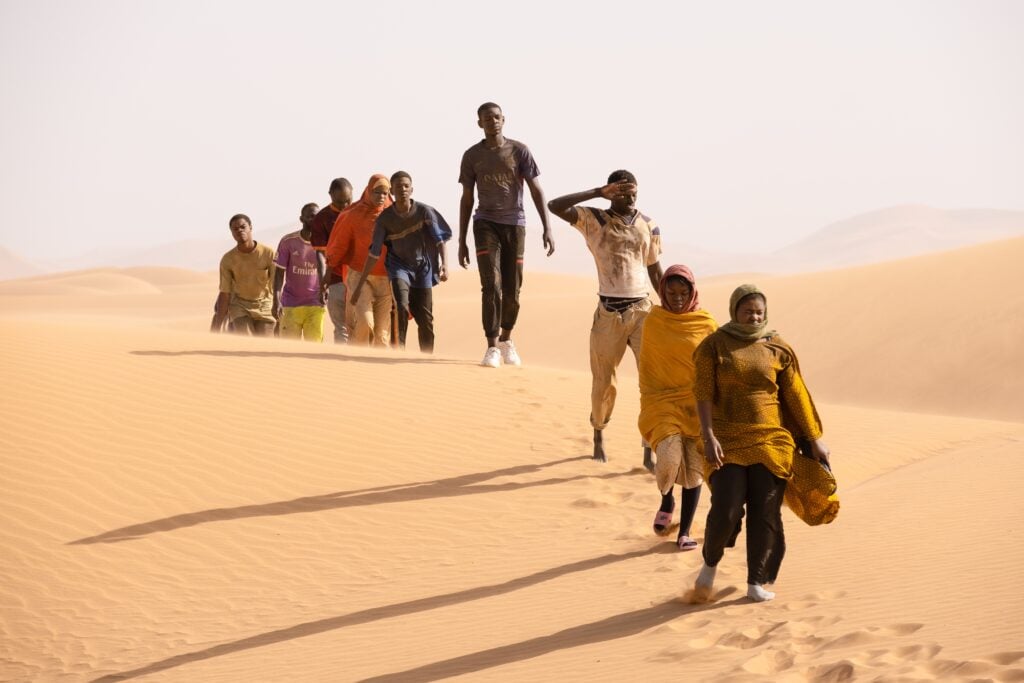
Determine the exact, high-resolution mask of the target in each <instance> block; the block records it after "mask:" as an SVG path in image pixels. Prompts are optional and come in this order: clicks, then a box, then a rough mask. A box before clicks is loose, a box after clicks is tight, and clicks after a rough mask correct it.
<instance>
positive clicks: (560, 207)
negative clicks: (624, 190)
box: [548, 187, 601, 225]
mask: <svg viewBox="0 0 1024 683" xmlns="http://www.w3.org/2000/svg"><path fill="white" fill-rule="evenodd" d="M600 196H601V188H599V187H595V188H594V189H593V190H583V192H573V193H572V194H566V195H562V196H561V197H555V198H554V199H552V200H551V201H550V202H548V209H550V210H551V213H553V214H555V215H556V216H558V217H559V218H561V219H562V220H563V221H565V222H566V223H569V224H571V225H574V224H575V223H576V219H577V218H579V213H578V212H577V210H576V205H577V204H579V203H580V202H586V201H590V200H591V199H597V198H598V197H600Z"/></svg>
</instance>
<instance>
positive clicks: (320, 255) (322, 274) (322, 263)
mask: <svg viewBox="0 0 1024 683" xmlns="http://www.w3.org/2000/svg"><path fill="white" fill-rule="evenodd" d="M316 277H317V283H318V285H319V287H320V303H323V302H324V301H326V295H327V257H326V256H324V252H322V251H320V250H319V249H317V251H316Z"/></svg>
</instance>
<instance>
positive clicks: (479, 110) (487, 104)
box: [476, 102, 501, 118]
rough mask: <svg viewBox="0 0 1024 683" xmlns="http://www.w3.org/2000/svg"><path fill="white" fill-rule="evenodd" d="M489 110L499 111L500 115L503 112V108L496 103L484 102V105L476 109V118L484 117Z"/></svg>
mask: <svg viewBox="0 0 1024 683" xmlns="http://www.w3.org/2000/svg"><path fill="white" fill-rule="evenodd" d="M488 109H497V110H498V112H499V113H500V112H501V107H499V106H498V105H496V104H495V103H494V102H484V103H483V104H481V105H480V106H479V107H477V108H476V117H477V118H480V117H481V116H483V115H484V111H486V110H488Z"/></svg>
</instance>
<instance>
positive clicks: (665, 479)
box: [654, 434, 704, 495]
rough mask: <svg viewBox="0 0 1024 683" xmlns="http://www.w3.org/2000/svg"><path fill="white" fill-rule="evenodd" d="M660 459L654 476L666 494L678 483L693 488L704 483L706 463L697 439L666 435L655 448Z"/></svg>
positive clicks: (659, 487)
mask: <svg viewBox="0 0 1024 683" xmlns="http://www.w3.org/2000/svg"><path fill="white" fill-rule="evenodd" d="M654 452H655V453H656V454H657V456H658V461H657V462H656V463H655V464H654V478H655V479H657V480H658V490H659V491H661V495H665V494H666V493H668V492H669V491H671V490H672V487H673V486H674V485H676V484H682V486H683V488H684V489H692V488H696V487H697V486H700V485H701V484H703V483H704V463H703V461H702V456H701V452H700V447H699V446H698V445H697V439H692V438H690V437H686V436H682V435H681V434H673V435H672V436H666V437H665V438H664V439H662V440H661V442H659V443H658V447H657V448H655V449H654Z"/></svg>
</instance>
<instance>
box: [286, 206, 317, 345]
mask: <svg viewBox="0 0 1024 683" xmlns="http://www.w3.org/2000/svg"><path fill="white" fill-rule="evenodd" d="M316 213H317V205H316V204H306V205H305V206H303V207H302V210H301V212H300V213H299V220H300V221H301V222H302V229H301V230H298V231H296V232H293V233H289V234H287V235H285V236H284V237H282V238H281V243H280V244H278V246H277V258H275V259H274V263H275V264H276V265H277V273H276V274H275V277H274V295H275V296H276V298H277V300H278V301H280V302H281V312H280V314H279V320H280V321H281V336H282V337H285V338H288V339H305V340H306V341H312V342H322V341H323V340H324V287H323V277H324V272H323V270H322V269H321V268H320V267H319V266H320V259H319V258H318V256H317V252H316V250H315V249H313V245H312V244H310V240H309V238H310V235H311V234H312V223H313V218H314V216H315V215H316Z"/></svg>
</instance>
